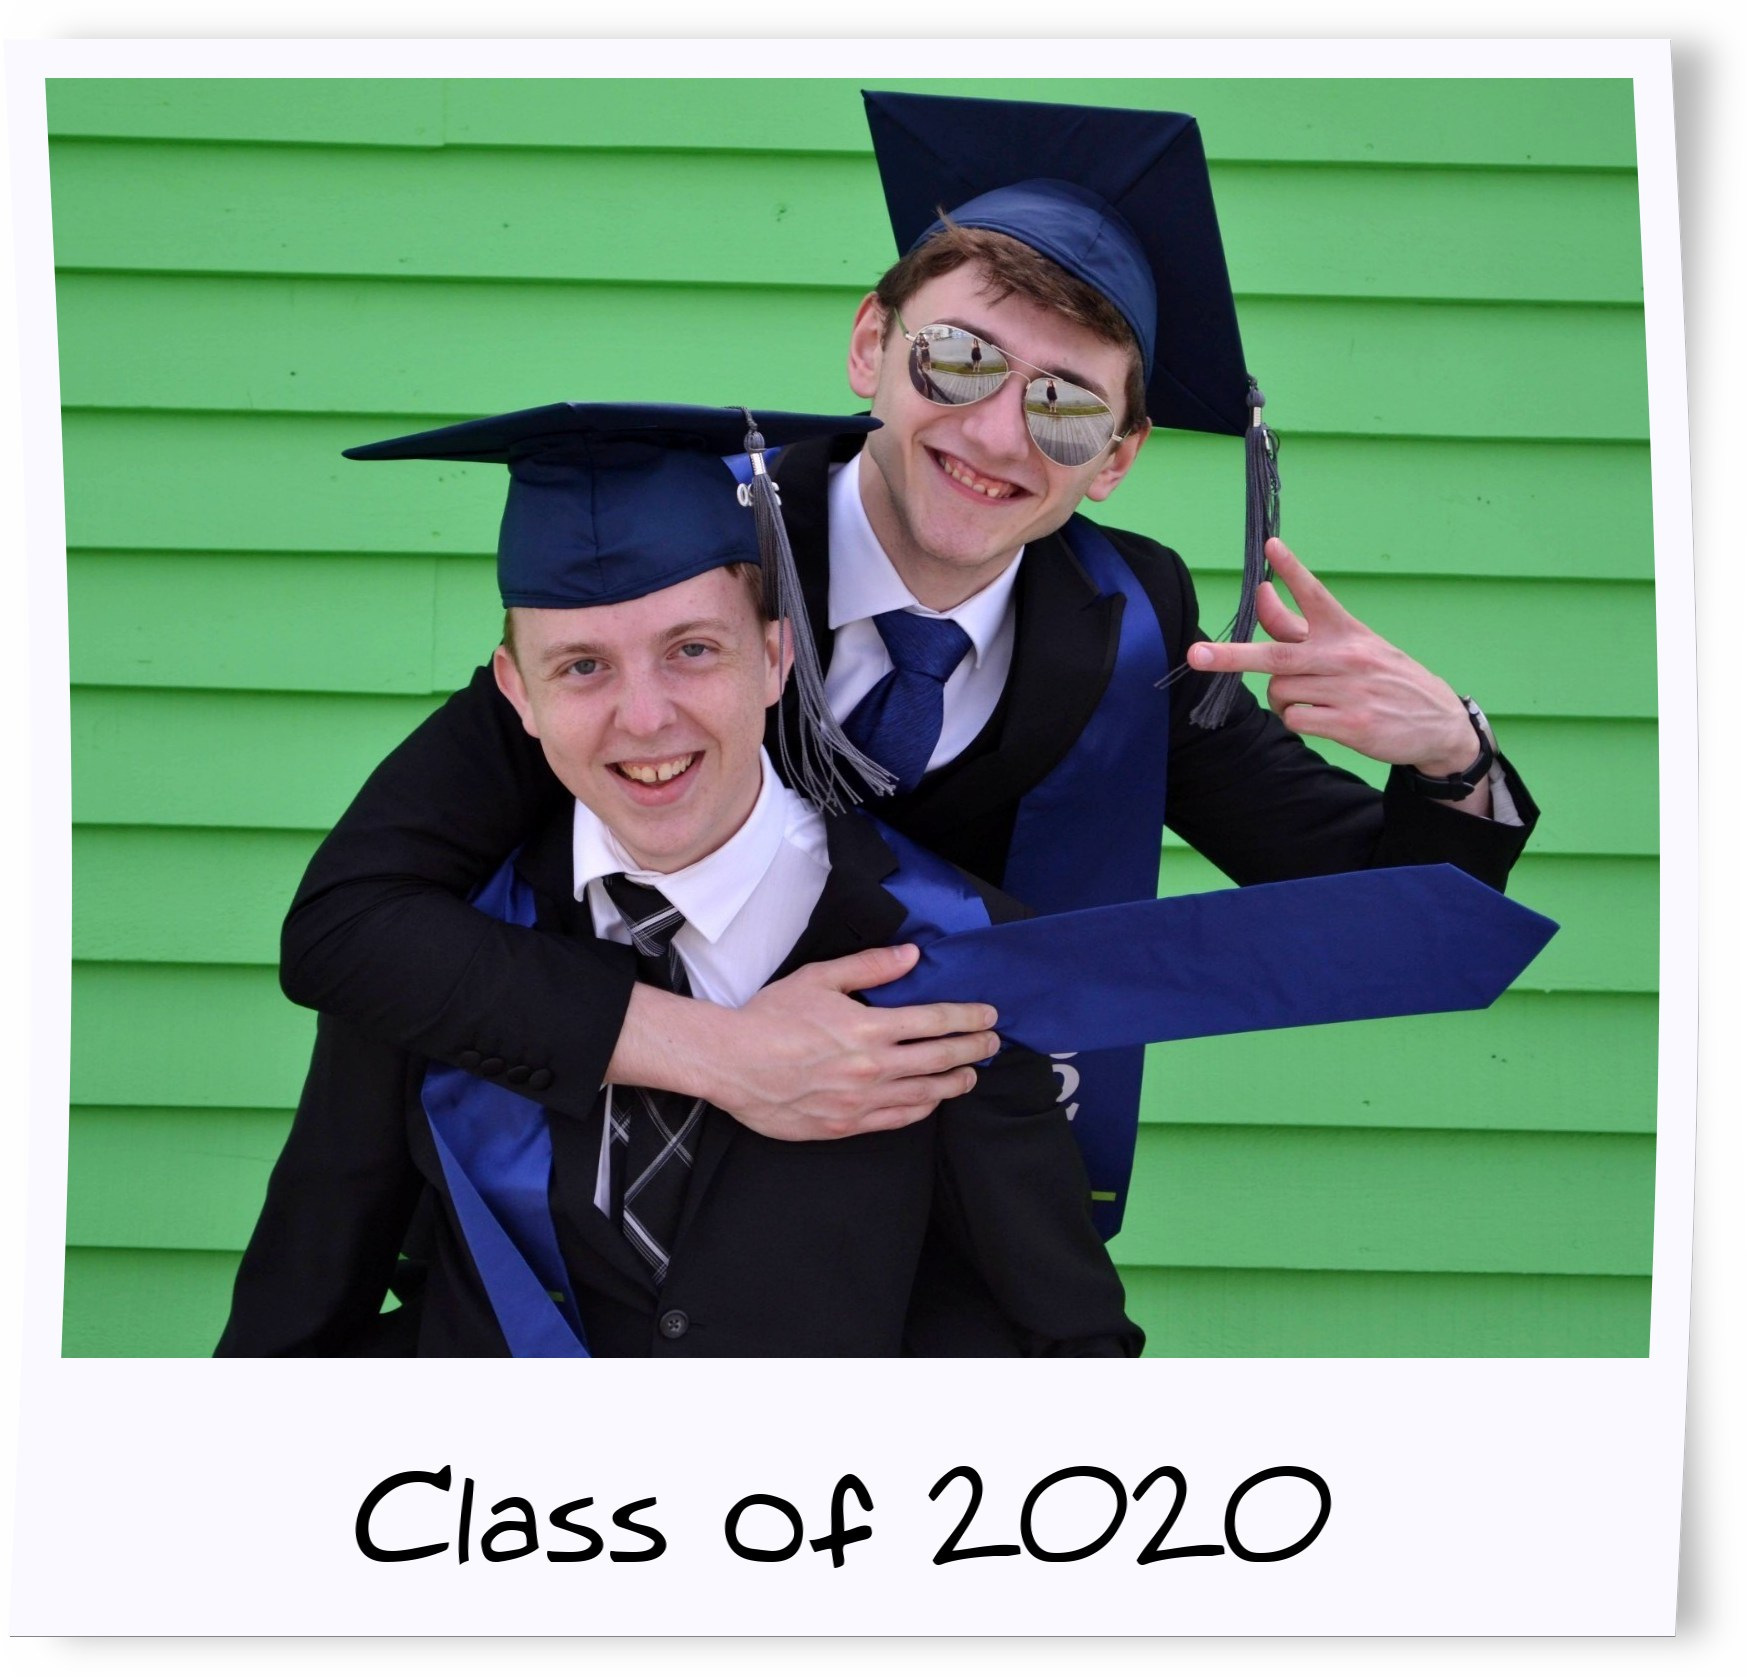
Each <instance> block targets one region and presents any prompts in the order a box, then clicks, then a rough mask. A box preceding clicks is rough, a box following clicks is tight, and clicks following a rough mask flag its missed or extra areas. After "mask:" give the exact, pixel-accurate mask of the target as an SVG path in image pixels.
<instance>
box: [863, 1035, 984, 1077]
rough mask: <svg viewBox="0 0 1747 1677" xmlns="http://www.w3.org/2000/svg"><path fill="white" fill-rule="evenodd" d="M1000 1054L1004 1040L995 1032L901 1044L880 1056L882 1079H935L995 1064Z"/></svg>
mask: <svg viewBox="0 0 1747 1677" xmlns="http://www.w3.org/2000/svg"><path fill="white" fill-rule="evenodd" d="M1000 1052H1001V1039H1000V1037H998V1036H997V1035H996V1034H995V1033H994V1032H993V1031H972V1032H969V1033H967V1034H966V1035H964V1036H942V1037H932V1038H930V1039H929V1040H928V1041H926V1042H905V1043H900V1044H899V1045H898V1046H897V1047H895V1048H894V1049H892V1050H891V1052H890V1053H889V1054H883V1055H881V1056H880V1061H881V1065H880V1070H881V1075H882V1076H885V1077H888V1078H892V1079H894V1080H897V1081H908V1080H909V1079H911V1078H917V1077H936V1076H938V1075H939V1074H940V1073H941V1072H944V1071H954V1070H956V1069H958V1068H959V1067H961V1066H974V1065H976V1064H977V1063H978V1061H980V1060H992V1059H994V1057H995V1056H996V1055H997V1054H999V1053H1000Z"/></svg>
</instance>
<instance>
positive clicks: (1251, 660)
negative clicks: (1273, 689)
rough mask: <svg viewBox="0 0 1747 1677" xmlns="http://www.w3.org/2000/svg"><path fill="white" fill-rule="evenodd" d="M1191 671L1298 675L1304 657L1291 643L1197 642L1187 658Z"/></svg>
mask: <svg viewBox="0 0 1747 1677" xmlns="http://www.w3.org/2000/svg"><path fill="white" fill-rule="evenodd" d="M1186 656H1187V658H1188V660H1189V666H1190V668H1191V669H1197V670H1261V671H1262V672H1263V673H1264V674H1267V675H1275V674H1289V673H1296V672H1297V671H1298V669H1299V668H1300V667H1301V666H1302V665H1303V662H1304V659H1303V655H1302V654H1300V652H1299V650H1298V648H1297V647H1296V646H1295V645H1293V644H1292V643H1291V642H1289V641H1196V643H1195V644H1194V645H1193V646H1192V647H1190V648H1189V651H1188V653H1187V654H1186Z"/></svg>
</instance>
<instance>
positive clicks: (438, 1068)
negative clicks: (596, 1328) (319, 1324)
mask: <svg viewBox="0 0 1747 1677" xmlns="http://www.w3.org/2000/svg"><path fill="white" fill-rule="evenodd" d="M473 902H474V906H475V907H476V908H480V909H483V910H484V911H485V912H486V913H487V914H489V915H492V916H493V917H494V918H495V919H498V920H507V921H510V922H512V923H513V924H515V925H518V926H531V925H533V923H534V898H533V893H532V892H530V891H529V889H528V887H527V886H526V885H525V884H524V883H523V882H522V880H521V878H520V877H519V876H518V875H517V873H516V869H515V858H514V857H513V856H512V857H511V858H510V859H509V861H507V862H505V863H504V865H503V866H502V867H501V868H499V869H498V871H497V872H496V874H494V875H493V876H492V878H491V879H490V881H488V882H487V884H486V885H485V887H484V888H483V889H482V890H481V891H480V892H479V893H478V894H477V895H476V896H475V897H474V899H473ZM422 1098H423V1102H424V1108H425V1116H426V1118H427V1119H428V1120H429V1121H430V1126H431V1135H432V1137H433V1138H434V1139H435V1141H436V1144H437V1157H438V1159H439V1160H440V1161H441V1162H442V1166H443V1179H444V1181H445V1182H446V1183H447V1184H448V1188H449V1199H450V1203H451V1204H453V1205H454V1207H455V1215H456V1217H457V1218H458V1219H459V1221H460V1224H461V1232H462V1235H463V1236H464V1238H465V1239H466V1242H467V1249H468V1251H469V1252H470V1253H471V1254H472V1256H473V1263H474V1267H475V1268H476V1269H477V1270H478V1271H479V1278H480V1280H481V1281H482V1282H483V1283H484V1285H485V1291H486V1294H487V1296H488V1297H489V1298H490V1300H491V1306H492V1310H493V1311H494V1312H495V1314H496V1316H497V1321H498V1326H499V1327H500V1328H501V1329H502V1330H503V1336H504V1339H505V1341H506V1342H507V1343H508V1345H509V1349H510V1355H511V1356H514V1357H586V1356H587V1355H588V1346H587V1343H586V1340H585V1337H584V1334H583V1330H582V1322H581V1320H580V1318H579V1317H578V1316H577V1313H576V1304H575V1301H574V1299H572V1297H571V1295H570V1283H569V1278H568V1276H567V1275H566V1273H565V1268H564V1258H563V1256H562V1254H561V1253H560V1251H559V1249H558V1234H557V1231H556V1230H555V1229H554V1228H553V1226H552V1212H551V1207H550V1205H549V1204H548V1201H547V1186H548V1184H549V1183H550V1181H551V1177H552V1134H551V1131H550V1130H549V1129H548V1128H547V1120H546V1110H545V1108H544V1107H542V1106H541V1105H540V1104H539V1102H538V1101H531V1100H529V1099H528V1098H527V1097H526V1096H524V1095H517V1094H513V1093H512V1092H511V1091H510V1090H508V1089H504V1088H500V1087H499V1086H498V1085H497V1084H495V1083H488V1082H486V1081H485V1079H484V1078H481V1077H474V1076H473V1075H472V1074H471V1073H468V1072H464V1071H460V1070H458V1069H457V1068H456V1067H454V1066H444V1065H438V1064H436V1063H434V1062H433V1063H432V1065H431V1067H430V1069H429V1070H428V1071H427V1072H426V1073H425V1081H424V1087H423V1091H422ZM557 1300H562V1301H563V1302H562V1303H559V1302H557Z"/></svg>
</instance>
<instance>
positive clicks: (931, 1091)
mask: <svg viewBox="0 0 1747 1677" xmlns="http://www.w3.org/2000/svg"><path fill="white" fill-rule="evenodd" d="M976 1082H977V1074H976V1073H975V1072H974V1071H970V1070H965V1071H955V1072H952V1073H950V1074H949V1075H947V1076H945V1077H940V1078H917V1079H916V1080H915V1085H916V1086H915V1088H913V1089H912V1088H909V1087H906V1089H905V1101H904V1104H903V1105H902V1106H882V1107H879V1108H878V1109H877V1110H875V1111H873V1112H869V1113H865V1114H864V1115H863V1117H862V1119H861V1121H860V1122H859V1123H858V1124H857V1125H856V1126H855V1128H854V1129H853V1130H846V1131H845V1132H844V1134H846V1135H868V1134H872V1133H873V1132H874V1131H876V1130H901V1129H903V1128H904V1127H905V1125H907V1124H914V1123H915V1122H916V1121H917V1120H918V1119H921V1118H926V1117H927V1116H928V1114H929V1113H931V1112H932V1111H933V1110H934V1109H935V1107H937V1106H938V1105H939V1104H940V1103H941V1102H942V1101H950V1100H956V1099H957V1098H958V1097H959V1096H960V1095H968V1094H969V1093H970V1092H971V1090H972V1089H974V1088H975V1087H976ZM919 1096H921V1098H918V1097H919Z"/></svg>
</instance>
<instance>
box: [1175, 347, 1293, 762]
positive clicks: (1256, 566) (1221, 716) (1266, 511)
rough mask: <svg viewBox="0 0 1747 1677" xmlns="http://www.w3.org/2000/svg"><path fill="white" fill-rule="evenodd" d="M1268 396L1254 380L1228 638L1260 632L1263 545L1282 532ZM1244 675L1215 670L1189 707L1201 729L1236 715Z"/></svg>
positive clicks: (1275, 440) (1277, 446)
mask: <svg viewBox="0 0 1747 1677" xmlns="http://www.w3.org/2000/svg"><path fill="white" fill-rule="evenodd" d="M1267 405H1268V398H1267V397H1266V396H1264V395H1263V394H1262V392H1261V391H1260V389H1258V388H1257V385H1256V381H1255V380H1254V379H1251V380H1250V395H1249V406H1250V427H1249V430H1248V431H1246V432H1245V433H1244V576H1243V586H1242V588H1241V589H1240V591H1239V593H1238V605H1237V615H1236V616H1235V617H1233V618H1232V620H1231V624H1230V627H1228V628H1227V630H1226V631H1225V633H1224V635H1222V636H1221V637H1220V638H1221V639H1222V640H1228V641H1248V640H1251V639H1253V638H1254V636H1255V632H1256V590H1257V589H1258V588H1260V587H1261V585H1262V584H1263V583H1264V582H1266V581H1267V580H1268V577H1269V575H1270V572H1269V569H1268V561H1267V560H1266V558H1264V557H1263V554H1262V546H1263V544H1264V543H1265V542H1266V541H1267V540H1268V538H1269V537H1270V536H1277V535H1279V533H1280V470H1279V466H1278V464H1277V460H1278V456H1279V452H1280V442H1279V439H1278V438H1277V437H1276V436H1275V435H1274V433H1273V432H1272V431H1270V430H1269V429H1268V427H1267V426H1266V425H1264V424H1263V423H1262V409H1263V408H1265V407H1266V406H1267ZM1242 681H1243V676H1242V675H1240V674H1239V673H1238V672H1237V671H1236V670H1226V671H1223V672H1222V673H1221V674H1219V675H1216V676H1215V677H1214V678H1213V679H1212V680H1211V681H1210V682H1209V683H1208V684H1207V691H1206V692H1205V693H1203V694H1202V696H1201V702H1200V703H1199V704H1198V705H1196V707H1195V708H1194V709H1193V710H1192V711H1190V712H1189V720H1190V721H1191V722H1193V723H1194V724H1195V726H1196V727H1198V728H1217V727H1219V726H1221V724H1223V723H1224V722H1225V721H1226V719H1227V718H1228V717H1229V716H1230V715H1231V707H1232V704H1233V703H1234V702H1235V700H1236V698H1237V689H1238V686H1239V684H1240V683H1241V682H1242Z"/></svg>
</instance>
